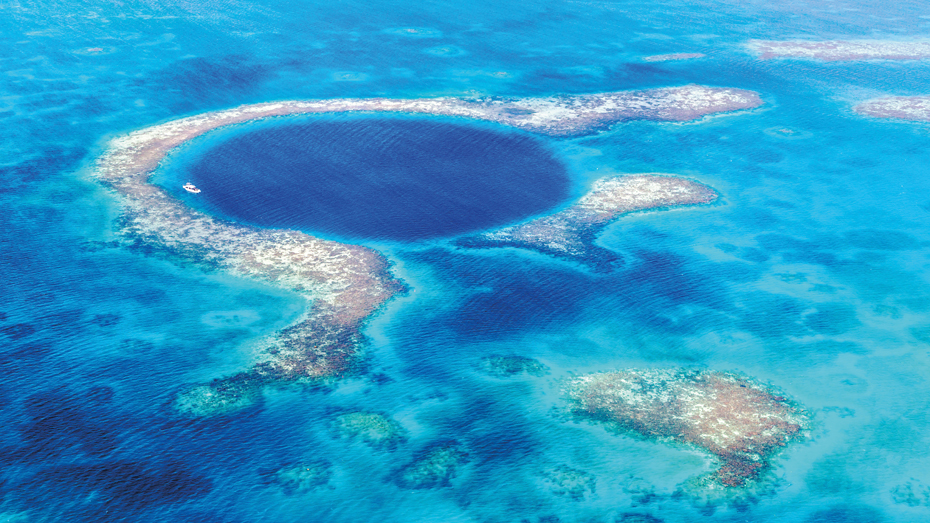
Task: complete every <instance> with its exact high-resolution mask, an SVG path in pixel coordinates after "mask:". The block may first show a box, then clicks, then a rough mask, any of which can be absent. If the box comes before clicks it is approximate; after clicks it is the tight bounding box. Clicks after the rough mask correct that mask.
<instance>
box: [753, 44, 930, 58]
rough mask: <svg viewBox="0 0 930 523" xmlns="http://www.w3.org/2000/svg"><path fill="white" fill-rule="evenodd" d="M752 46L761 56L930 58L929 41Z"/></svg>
mask: <svg viewBox="0 0 930 523" xmlns="http://www.w3.org/2000/svg"><path fill="white" fill-rule="evenodd" d="M748 45H749V48H750V49H751V50H753V51H754V52H756V53H757V54H758V55H759V57H760V58H762V59H769V58H808V59H816V60H825V61H838V60H920V59H923V58H930V42H896V41H891V40H851V41H839V40H834V41H827V42H815V41H803V40H798V41H788V42H778V41H769V40H753V41H751V42H749V44H748Z"/></svg>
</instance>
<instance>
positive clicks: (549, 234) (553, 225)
mask: <svg viewBox="0 0 930 523" xmlns="http://www.w3.org/2000/svg"><path fill="white" fill-rule="evenodd" d="M716 199H717V193H716V192H715V191H714V190H713V189H711V188H710V187H708V186H706V185H703V184H700V183H698V182H694V181H691V180H686V179H683V178H676V177H674V176H669V175H658V174H653V173H650V174H637V175H628V176H611V177H606V178H601V179H599V180H597V181H596V182H595V183H594V186H593V187H592V188H591V190H590V191H589V192H588V193H587V194H585V195H584V196H583V197H582V198H581V199H580V200H578V202H577V203H575V204H574V205H572V206H571V207H569V208H567V209H565V210H563V211H560V212H557V213H555V214H552V215H549V216H543V217H542V218H537V219H535V220H532V221H529V222H527V223H523V224H520V225H515V226H512V227H507V228H504V229H500V230H497V231H491V232H487V233H483V234H479V235H476V236H470V237H466V238H462V239H460V240H458V241H457V242H456V244H457V245H460V246H462V247H470V248H490V247H519V248H523V249H529V250H533V251H536V252H541V253H543V254H549V255H552V256H555V257H558V258H562V259H567V260H572V261H577V262H581V263H584V264H585V265H588V266H589V267H591V268H592V269H594V270H595V271H598V272H609V271H611V270H612V268H613V266H614V265H615V264H616V262H617V261H619V259H620V257H619V255H618V254H617V253H615V252H612V251H609V250H607V249H604V248H602V247H598V246H597V245H595V244H594V240H595V239H596V238H597V234H598V233H599V232H601V230H603V229H604V228H605V227H607V226H608V225H609V224H611V223H613V222H614V221H616V220H617V219H618V218H619V217H620V216H621V215H623V214H627V213H631V212H636V211H645V210H649V209H657V208H667V207H676V206H684V205H698V204H705V203H710V202H713V201H714V200H716Z"/></svg>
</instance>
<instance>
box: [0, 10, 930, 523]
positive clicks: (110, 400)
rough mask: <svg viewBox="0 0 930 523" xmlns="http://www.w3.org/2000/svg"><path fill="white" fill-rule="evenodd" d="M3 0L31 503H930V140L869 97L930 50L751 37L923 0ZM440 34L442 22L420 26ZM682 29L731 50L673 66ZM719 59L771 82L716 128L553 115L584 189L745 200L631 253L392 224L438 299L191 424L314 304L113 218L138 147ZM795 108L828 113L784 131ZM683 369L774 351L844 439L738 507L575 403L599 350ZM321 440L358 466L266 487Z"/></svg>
mask: <svg viewBox="0 0 930 523" xmlns="http://www.w3.org/2000/svg"><path fill="white" fill-rule="evenodd" d="M2 9H3V13H4V15H5V16H3V17H0V20H2V21H0V35H2V36H3V39H4V42H5V43H6V44H7V46H8V47H9V48H10V49H11V51H10V52H9V53H7V54H6V55H5V56H4V57H3V59H2V60H3V64H4V71H5V74H4V75H2V76H0V89H2V90H3V93H4V95H3V98H2V102H0V118H2V119H3V122H4V123H5V125H3V126H2V127H0V135H2V137H3V140H2V142H0V143H2V146H0V165H2V167H0V173H2V174H0V176H2V181H3V183H2V186H0V202H2V208H3V210H4V212H3V213H0V222H2V227H0V270H2V274H3V278H2V280H0V296H2V298H3V299H2V300H0V364H2V366H3V369H4V370H5V374H4V376H5V379H4V381H3V383H2V385H0V404H2V405H3V409H2V410H0V417H2V423H0V427H2V429H0V456H2V462H3V467H2V468H0V474H2V480H3V481H2V483H0V491H2V494H3V496H2V498H0V511H2V512H3V515H4V517H7V516H9V518H14V517H16V515H19V516H20V517H21V518H22V519H23V520H24V521H31V520H35V521H230V522H239V521H241V522H245V521H273V522H278V521H295V520H309V521H347V520H352V521H410V520H422V521H475V522H511V521H514V522H516V521H531V522H537V521H556V519H555V518H558V520H560V521H579V522H580V521H585V522H586V521H602V522H608V521H609V522H613V521H624V517H627V516H630V515H649V516H651V517H653V518H656V519H658V520H661V521H667V522H684V521H704V520H706V521H776V522H795V521H818V522H820V521H824V522H853V521H855V522H881V521H889V522H890V521H915V522H917V521H925V520H926V519H927V514H928V511H930V507H928V506H927V503H928V501H927V498H926V497H925V494H924V493H925V492H927V489H928V488H930V473H928V470H930V468H928V467H927V460H928V457H930V456H928V451H927V445H926V442H927V439H928V437H930V419H928V417H927V414H926V410H927V409H926V398H927V397H928V392H930V391H928V385H927V379H926V377H927V375H928V372H930V358H928V356H930V351H928V345H927V344H928V343H930V335H928V332H930V284H928V279H927V277H926V267H927V263H928V252H930V251H928V246H930V234H928V233H927V230H928V227H927V225H928V222H930V196H928V195H930V191H928V189H930V178H928V177H927V165H930V152H928V149H927V147H926V143H927V140H928V137H930V133H928V129H927V127H926V125H923V124H906V123H890V122H883V121H878V120H871V119H865V118H861V117H858V116H856V115H855V114H854V113H852V112H851V111H850V109H849V108H850V107H851V105H852V104H853V103H855V102H858V101H861V100H863V99H867V98H870V97H874V96H878V95H882V94H897V95H905V94H920V93H926V92H927V91H928V90H930V65H928V64H927V63H926V62H902V63H890V62H875V63H868V64H853V63H830V64H823V63H814V62H794V61H783V60H776V61H765V62H763V61H759V60H756V59H755V58H753V57H752V56H750V55H749V54H747V53H746V52H745V51H744V50H743V48H742V47H741V45H742V44H743V43H744V42H745V41H747V40H748V39H751V38H818V39H821V38H822V39H827V38H844V37H845V38H853V37H872V38H877V37H894V38H907V37H914V36H923V35H925V34H926V32H927V29H928V28H927V27H926V26H927V23H928V20H930V19H928V18H922V17H923V16H926V15H930V13H925V12H924V11H925V9H924V7H923V6H921V5H920V4H903V3H902V4H896V5H887V4H886V3H882V4H879V3H875V4H868V3H863V2H834V3H831V4H829V5H827V4H823V3H805V2H791V3H779V4H778V5H769V4H767V3H761V2H760V3H739V4H736V3H733V4H728V3H725V2H689V3H683V2H680V1H667V2H659V3H649V4H642V3H639V4H637V3H613V2H539V3H533V4H532V5H526V3H515V2H483V3H471V4H462V3H450V2H435V3H430V4H422V5H417V6H416V8H415V9H414V8H413V7H412V6H409V5H406V4H403V3H396V2H349V3H346V2H338V3H337V2H332V3H323V2H315V3H305V4H295V3H292V2H262V3H246V2H226V3H222V4H209V5H200V4H189V3H148V4H135V5H132V6H125V5H124V6H94V7H88V6H87V5H83V4H81V5H78V4H74V3H67V2H62V3H51V2H39V3H20V4H7V5H5V6H3V8H2ZM410 27H414V28H419V30H418V32H417V33H416V34H415V35H413V36H411V33H409V32H407V31H403V29H404V28H410ZM398 29H401V30H400V31H398ZM97 48H100V50H99V51H96V50H92V49H97ZM669 52H702V53H705V54H707V55H708V56H707V57H706V58H704V59H701V60H695V61H690V62H670V63H643V62H642V61H641V58H642V57H644V56H647V55H651V54H659V53H669ZM689 82H696V83H702V84H708V85H719V86H727V87H739V88H744V89H751V90H755V91H758V92H759V93H761V95H762V97H763V99H764V100H765V102H766V103H765V105H764V106H762V107H761V108H759V109H756V110H753V111H749V112H745V113H740V114H734V115H726V116H718V117H712V118H707V119H704V120H702V121H700V122H694V123H685V124H656V123H648V122H629V123H624V124H620V125H618V126H616V127H614V128H613V129H612V130H610V131H608V132H605V133H601V134H598V135H596V136H591V137H586V138H580V139H575V140H545V142H546V147H547V148H550V149H551V150H552V151H553V154H555V155H556V156H557V157H558V158H560V161H561V162H564V164H565V165H566V172H567V175H568V177H569V180H568V185H569V186H568V188H567V190H566V191H567V193H566V196H565V197H564V200H563V201H562V202H560V203H559V204H557V206H558V205H565V204H567V203H568V202H569V201H570V200H571V198H572V197H574V196H577V195H578V194H580V193H581V192H583V190H584V188H585V187H587V186H588V185H589V184H590V183H591V182H592V181H593V180H594V179H596V178H598V177H600V176H603V175H606V174H613V173H627V172H653V171H657V172H668V173H673V174H678V175H683V176H686V177H689V178H692V179H695V180H698V181H701V182H703V183H706V184H708V185H710V186H712V187H714V188H715V189H716V190H717V191H718V192H719V193H720V194H721V199H720V201H719V202H718V203H716V204H714V205H712V206H707V207H701V208H697V209H686V210H672V211H667V212H661V213H645V214H639V215H634V216H629V217H626V218H623V219H621V220H620V221H618V222H617V223H616V224H615V225H614V226H612V227H610V228H609V229H608V230H607V231H606V232H605V233H604V234H603V235H602V236H601V239H600V245H602V246H604V247H607V248H610V249H612V250H614V251H616V252H618V253H619V254H620V255H621V256H622V257H623V260H624V262H623V265H622V267H620V268H619V269H617V270H616V271H614V272H612V273H609V274H592V273H590V272H588V271H587V270H586V269H585V268H584V267H582V266H580V265H574V264H571V263H568V262H564V261H558V260H553V259H550V258H547V257H545V256H542V255H539V254H534V253H530V252H523V251H518V250H514V249H499V250H498V249H491V250H467V249H461V248H457V247H454V246H452V244H451V243H450V242H449V241H448V240H446V239H432V240H428V241H422V242H417V243H415V244H410V243H405V242H403V241H371V242H369V243H366V244H367V245H370V246H372V247H374V248H377V249H379V250H381V251H382V252H384V253H385V254H386V255H387V256H388V257H389V258H390V259H391V260H392V261H393V262H394V269H393V270H394V272H395V274H396V275H397V276H399V277H401V278H403V279H404V281H405V282H407V284H408V285H409V286H410V287H411V292H410V293H409V294H408V295H407V296H403V297H399V298H397V299H395V300H394V301H392V302H391V303H389V304H388V305H387V306H386V308H385V310H384V311H383V312H382V313H381V314H380V315H378V316H377V317H375V318H373V319H372V321H371V322H370V324H369V326H368V327H367V330H366V334H367V335H368V337H369V339H370V346H369V348H368V350H367V359H366V370H365V372H363V373H362V374H361V375H360V376H358V377H356V378H353V379H348V380H345V381H343V382H341V383H340V384H338V386H336V387H334V388H332V389H326V390H302V389H288V388H285V389H280V390H278V389H273V390H269V391H268V393H267V394H266V398H265V400H264V402H263V403H262V404H261V405H258V406H256V407H254V408H251V409H248V410H246V411H243V412H241V413H239V414H236V415H232V416H227V417H221V418H213V419H204V420H190V419H182V418H179V417H178V416H176V415H174V414H173V413H172V412H171V411H170V409H169V408H168V403H169V402H170V401H171V398H172V397H173V396H174V394H175V393H176V392H177V391H178V390H181V389H182V388H183V387H185V386H187V385H188V384H191V383H200V382H204V381H205V380H209V379H211V378H213V377H216V376H220V375H224V374H228V373H230V372H233V371H234V370H236V369H239V368H241V367H242V366H243V365H245V364H246V363H247V362H248V361H249V356H250V354H249V347H250V343H252V342H254V341H255V340H256V339H257V338H258V337H260V336H264V335H268V334H270V333H273V332H274V331H275V330H277V329H280V328H282V327H284V326H286V325H288V324H289V323H291V322H293V321H294V320H296V319H297V318H299V317H300V315H301V314H302V312H303V311H304V307H305V306H306V304H305V303H304V302H303V300H302V299H301V298H300V297H298V296H296V295H294V294H291V293H289V292H285V291H281V290H279V289H275V288H273V287H269V286H266V285H261V284H258V283H254V282H250V281H245V280H240V279H236V278H232V277H229V276H226V275H224V274H221V273H206V272H203V271H202V270H201V269H199V268H197V267H195V266H192V265H189V264H185V263H184V262H183V261H182V260H171V259H162V258H160V257H158V256H156V255H153V254H152V253H146V252H144V250H143V249H122V248H110V247H106V244H101V243H99V242H107V241H109V240H111V239H112V231H113V220H114V219H115V218H116V217H117V216H118V209H117V208H116V207H115V205H114V201H113V199H112V198H111V197H110V196H109V194H108V193H107V192H106V191H105V190H103V189H102V188H100V187H98V186H97V185H96V184H95V183H93V181H92V180H91V178H90V176H89V172H90V170H91V169H92V166H93V159H94V158H95V157H96V156H97V155H98V154H99V153H100V152H101V147H102V146H103V144H104V143H105V141H106V139H108V138H109V137H112V136H115V135H117V134H119V133H122V132H126V131H130V130H133V129H137V128H141V127H145V126H148V125H152V124H155V123H159V122H162V121H166V120H170V119H174V118H177V117H180V116H185V115H189V114H196V113H200V112H204V111H208V110H215V109H221V108H226V107H231V106H234V105H238V104H242V103H251V102H261V101H268V100H276V99H290V98H330V97H370V96H390V97H406V98H414V97H423V96H437V95H474V94H481V95H484V94H488V95H500V96H535V95H547V94H553V93H585V92H598V91H609V90H620V89H636V88H647V87H659V86H667V85H681V84H686V83H689ZM463 123H464V122H463ZM785 128H788V129H792V130H794V131H797V132H795V133H793V135H792V136H791V137H786V136H785V135H784V133H780V132H779V129H785ZM208 141H209V137H206V138H205V140H204V142H208ZM197 147H198V144H196V143H195V144H193V145H192V147H191V150H190V151H188V152H192V153H196V152H197V151H196V148H197ZM181 159H182V158H180V156H179V158H178V160H179V161H178V162H175V163H169V165H167V166H166V168H168V170H170V168H174V167H177V166H178V165H176V163H177V164H180V163H182V162H180V160H181ZM176 174H177V173H176ZM160 175H164V176H169V175H171V173H170V172H165V173H160ZM493 354H519V355H522V356H527V357H532V358H536V359H538V360H539V361H541V362H542V363H544V364H545V365H547V366H548V367H549V368H550V374H549V375H547V376H544V377H542V378H533V377H516V378H510V379H499V378H492V377H489V376H486V375H484V374H482V373H481V372H480V371H479V368H478V366H479V362H480V360H481V358H483V357H485V356H488V355H493ZM681 365H693V366H699V367H706V368H711V369H719V370H735V371H741V372H745V373H746V374H748V375H751V376H755V377H757V378H758V379H760V380H762V381H765V382H770V383H771V384H773V385H774V386H776V387H779V388H780V389H782V390H783V391H785V393H787V394H788V395H790V396H791V397H793V398H794V399H796V400H797V401H798V402H800V403H801V404H803V405H805V406H806V407H807V408H808V409H809V410H810V411H811V412H812V413H813V414H814V418H815V425H814V429H813V431H812V439H811V440H810V441H809V442H806V443H802V444H798V445H795V446H793V447H791V448H790V449H788V450H787V451H786V452H785V453H784V454H782V455H781V456H779V457H778V458H777V459H776V460H775V462H774V463H775V468H774V470H773V473H772V477H773V478H776V479H777V481H776V483H777V484H776V486H775V488H774V492H773V493H771V494H770V495H766V496H764V497H762V498H759V499H755V500H753V501H752V502H750V503H747V504H745V505H739V506H731V507H724V506H720V507H716V508H713V507H708V506H706V505H705V504H703V503H702V502H700V501H694V500H692V499H689V498H687V497H685V498H682V497H679V496H675V495H674V492H675V491H676V489H677V488H678V486H679V485H680V484H682V483H683V482H684V481H686V480H687V479H688V478H689V477H692V476H694V475H697V474H701V473H704V472H706V471H709V470H711V466H712V465H711V464H710V462H709V461H708V460H707V458H706V457H705V456H704V455H702V454H700V453H698V452H696V451H693V450H689V449H682V448H676V447H673V446H668V445H660V444H655V443H651V442H648V441H642V440H639V439H635V438H631V437H624V436H617V435H613V434H610V433H608V432H607V431H605V430H604V429H603V428H601V427H597V426H592V425H585V424H575V423H571V422H568V421H566V420H565V419H563V418H562V417H560V416H559V415H558V412H557V409H558V407H560V406H562V405H563V404H562V403H561V400H560V399H559V395H560V390H559V389H560V381H559V380H560V379H562V378H564V377H567V376H569V375H572V374H573V373H574V374H578V373H583V372H592V371H599V370H611V369H616V368H620V367H628V366H634V367H646V366H663V367H664V366H681ZM351 410H366V411H374V412H379V413H383V414H385V415H389V416H391V417H393V419H395V420H397V421H398V422H399V423H400V424H401V425H402V426H403V427H404V429H405V430H406V431H407V434H408V437H407V440H406V442H405V443H404V444H402V445H398V446H397V447H396V448H393V449H373V448H370V447H368V446H366V445H364V444H363V443H361V442H358V441H350V440H345V439H339V438H337V437H335V436H334V433H333V430H332V420H333V419H334V417H335V416H337V415H339V414H340V413H343V412H345V411H351ZM448 441H455V442H457V443H459V444H460V445H461V446H462V447H463V448H464V449H466V450H467V452H468V453H469V455H470V460H469V461H468V463H467V464H465V465H464V466H462V467H461V469H460V470H459V472H458V474H457V476H456V477H455V478H454V479H453V480H451V481H450V484H449V485H448V486H445V487H441V488H432V489H421V490H412V489H405V488H403V487H402V486H400V485H399V483H398V481H397V479H396V478H397V474H398V470H400V469H401V467H403V466H404V465H406V464H408V463H410V462H411V461H412V460H414V459H415V458H416V457H417V456H419V455H421V453H422V452H424V451H425V450H427V449H430V448H433V447H434V446H435V445H437V444H441V443H443V442H448ZM305 462H314V463H317V462H322V463H326V464H328V466H329V470H330V473H331V477H330V479H329V481H328V484H327V485H326V486H323V487H320V488H316V489H313V490H311V491H309V492H306V493H302V494H297V495H293V494H292V495H288V494H286V493H285V492H284V491H282V489H280V488H278V487H277V486H275V485H274V484H270V483H269V482H268V481H267V478H268V474H267V472H268V471H269V470H276V469H278V468H280V467H282V466H284V465H288V464H294V463H305ZM558 466H568V467H571V468H573V469H578V470H583V471H585V472H587V473H588V474H591V475H593V476H594V478H595V481H596V487H595V489H594V492H593V493H589V494H587V495H585V497H584V499H580V500H576V499H572V498H571V497H565V496H559V495H556V494H553V493H552V492H551V491H550V490H549V489H548V488H547V486H546V484H545V481H544V475H545V473H546V471H549V470H551V469H553V468H555V467H558ZM909 493H910V494H913V495H912V496H909V495H908V494H909ZM14 520H15V519H14ZM626 521H631V519H630V517H627V519H626Z"/></svg>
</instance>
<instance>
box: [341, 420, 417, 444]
mask: <svg viewBox="0 0 930 523" xmlns="http://www.w3.org/2000/svg"><path fill="white" fill-rule="evenodd" d="M334 427H335V429H336V432H337V433H338V434H339V435H340V436H342V437H345V438H349V439H358V440H360V441H362V442H364V443H366V444H368V445H371V446H372V447H390V446H394V445H396V444H398V443H400V442H402V441H403V440H404V439H405V438H406V433H405V431H404V428H403V427H401V426H400V424H399V423H397V422H396V421H394V420H392V419H390V418H388V417H386V416H382V415H381V414H376V413H374V412H350V413H348V414H342V415H340V416H337V417H336V420H335V423H334Z"/></svg>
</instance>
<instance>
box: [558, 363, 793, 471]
mask: <svg viewBox="0 0 930 523" xmlns="http://www.w3.org/2000/svg"><path fill="white" fill-rule="evenodd" d="M567 393H568V397H569V401H570V402H571V405H572V412H573V414H575V415H576V416H579V417H582V418H587V419H593V420H598V421H603V422H606V423H607V424H608V426H612V427H614V428H616V429H619V430H622V431H627V432H632V433H635V434H639V435H641V436H645V437H647V438H650V439H656V440H660V441H676V442H680V443H684V444H689V445H693V446H694V447H697V448H699V449H702V450H704V451H707V452H709V453H710V454H712V455H713V456H714V457H716V458H717V459H718V460H719V465H720V466H719V468H718V469H717V470H716V471H714V472H713V473H712V474H711V475H710V476H709V480H710V481H712V482H713V483H715V484H718V485H722V486H725V487H743V486H744V485H746V484H747V483H748V482H751V481H754V480H756V479H757V478H759V476H760V475H761V474H762V473H763V472H765V471H766V470H767V469H768V468H769V467H770V460H771V458H772V456H773V455H774V454H775V453H777V452H778V451H779V450H781V449H782V448H783V447H784V446H785V445H787V444H788V443H789V442H791V441H794V440H798V439H800V438H801V437H802V434H803V430H804V428H805V426H806V425H807V423H808V422H809V418H808V416H807V414H806V413H805V412H804V411H803V410H802V409H800V408H799V407H798V406H796V405H795V404H793V403H792V402H791V401H789V400H788V399H787V398H785V397H784V396H781V395H779V394H778V393H777V392H775V391H773V390H770V389H769V388H767V387H764V386H762V385H760V384H758V383H755V382H753V381H751V380H749V379H747V378H744V377H741V376H738V375H736V374H732V373H727V372H716V371H708V370H693V369H631V370H623V371H619V372H605V373H599V374H591V375H588V376H582V377H579V378H574V379H572V380H571V381H570V382H569V384H568V390H567Z"/></svg>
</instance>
